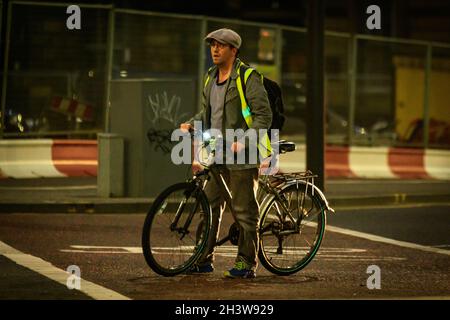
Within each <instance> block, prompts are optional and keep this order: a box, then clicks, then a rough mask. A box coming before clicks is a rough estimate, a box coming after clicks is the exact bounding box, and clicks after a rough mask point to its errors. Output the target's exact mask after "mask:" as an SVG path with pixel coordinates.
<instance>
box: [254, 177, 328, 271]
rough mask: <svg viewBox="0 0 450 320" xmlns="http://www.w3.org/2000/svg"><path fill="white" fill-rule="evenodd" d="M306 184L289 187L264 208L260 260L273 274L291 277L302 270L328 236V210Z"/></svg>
mask: <svg viewBox="0 0 450 320" xmlns="http://www.w3.org/2000/svg"><path fill="white" fill-rule="evenodd" d="M304 186H305V185H304V184H299V185H298V186H297V185H296V184H293V185H290V186H288V187H286V188H285V189H283V190H280V191H279V195H280V199H277V198H276V197H274V198H272V199H271V200H270V201H268V202H267V204H266V206H265V207H264V208H263V209H262V215H261V220H260V250H259V253H258V255H259V259H260V261H261V263H262V265H263V266H264V267H265V268H266V269H267V270H269V271H270V272H272V273H275V274H278V275H290V274H293V273H295V272H298V271H299V270H301V269H303V268H304V267H306V265H308V263H310V262H311V260H312V259H313V258H314V256H315V255H316V253H317V251H318V250H319V247H320V244H321V242H322V239H323V236H324V233H325V224H326V214H325V208H324V207H323V205H322V202H321V201H320V198H319V196H318V194H317V193H316V194H314V195H312V192H311V188H310V187H309V188H308V191H307V192H305V188H304Z"/></svg>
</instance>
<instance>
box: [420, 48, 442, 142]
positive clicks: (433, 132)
mask: <svg viewBox="0 0 450 320" xmlns="http://www.w3.org/2000/svg"><path fill="white" fill-rule="evenodd" d="M430 73H431V74H430V92H429V122H428V128H429V132H428V146H429V147H432V148H450V48H442V47H432V63H431V72H430ZM419 128H420V126H419ZM418 131H419V134H418V136H419V137H420V131H421V130H420V129H419V130H418ZM422 131H423V130H422ZM419 137H418V138H419ZM419 139H420V138H419Z"/></svg>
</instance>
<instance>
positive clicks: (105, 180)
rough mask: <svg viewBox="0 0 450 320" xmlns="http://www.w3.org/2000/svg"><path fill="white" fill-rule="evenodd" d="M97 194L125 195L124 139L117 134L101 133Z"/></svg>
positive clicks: (108, 196) (102, 195) (99, 138)
mask: <svg viewBox="0 0 450 320" xmlns="http://www.w3.org/2000/svg"><path fill="white" fill-rule="evenodd" d="M97 141H98V171H97V194H98V196H100V197H105V198H110V197H122V196H123V195H124V139H123V137H121V136H119V135H117V134H111V133H99V134H98V136H97Z"/></svg>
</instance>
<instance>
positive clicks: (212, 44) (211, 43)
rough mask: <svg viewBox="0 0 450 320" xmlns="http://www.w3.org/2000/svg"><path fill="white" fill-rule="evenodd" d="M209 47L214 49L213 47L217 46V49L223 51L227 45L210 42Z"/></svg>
mask: <svg viewBox="0 0 450 320" xmlns="http://www.w3.org/2000/svg"><path fill="white" fill-rule="evenodd" d="M209 46H210V47H211V48H214V47H215V46H217V47H218V48H219V49H223V48H225V47H227V46H228V45H227V44H224V43H220V42H218V41H211V42H210V43H209Z"/></svg>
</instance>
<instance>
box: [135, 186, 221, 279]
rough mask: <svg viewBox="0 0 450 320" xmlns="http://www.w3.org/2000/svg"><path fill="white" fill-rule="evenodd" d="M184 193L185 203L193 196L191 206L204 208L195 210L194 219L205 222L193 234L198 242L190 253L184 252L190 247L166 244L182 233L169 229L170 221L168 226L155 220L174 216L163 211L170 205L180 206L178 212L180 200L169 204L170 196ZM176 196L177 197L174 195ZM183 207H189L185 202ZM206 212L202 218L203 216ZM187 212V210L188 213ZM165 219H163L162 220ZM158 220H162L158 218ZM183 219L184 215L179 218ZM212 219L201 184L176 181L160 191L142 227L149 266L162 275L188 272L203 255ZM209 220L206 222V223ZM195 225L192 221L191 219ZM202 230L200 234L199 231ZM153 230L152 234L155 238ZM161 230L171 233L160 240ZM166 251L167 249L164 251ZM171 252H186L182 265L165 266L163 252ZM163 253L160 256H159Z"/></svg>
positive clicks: (145, 254)
mask: <svg viewBox="0 0 450 320" xmlns="http://www.w3.org/2000/svg"><path fill="white" fill-rule="evenodd" d="M177 192H181V194H183V195H184V197H185V198H184V199H186V203H188V201H189V200H190V199H191V200H193V201H194V202H193V203H192V204H191V205H190V206H189V207H190V208H192V206H193V207H194V208H200V209H201V211H199V212H197V211H196V212H194V218H195V219H196V220H199V219H200V220H201V222H200V224H201V223H203V225H202V227H201V228H199V227H198V226H197V230H193V231H194V234H195V235H196V240H195V243H194V244H193V248H192V254H191V253H190V251H189V252H187V253H186V252H185V251H186V250H188V249H189V250H190V248H188V246H178V247H176V246H174V247H173V248H172V247H170V246H167V243H168V242H169V240H170V239H169V238H168V237H170V238H176V237H179V236H180V234H178V235H177V234H176V231H174V230H171V229H170V224H168V226H167V227H164V226H163V227H159V226H156V223H155V220H156V218H160V217H162V216H163V215H167V217H165V218H166V220H170V219H169V218H170V217H169V216H170V215H172V213H171V212H170V210H168V211H167V213H166V212H163V211H164V210H165V209H166V208H167V207H176V208H178V209H177V210H176V211H180V212H181V210H180V208H181V203H182V202H181V201H183V200H181V201H180V203H177V201H172V203H169V200H170V199H171V198H170V196H171V195H173V194H175V193H177ZM175 199H177V198H175ZM183 208H186V205H184V206H183ZM181 214H185V212H182V213H181ZM201 214H203V216H202V217H200V215H201ZM187 215H188V212H187ZM161 220H163V219H161ZM158 221H159V220H158ZM180 221H181V218H180ZM211 221H212V215H211V211H210V207H209V203H208V200H207V197H206V195H205V193H204V192H203V190H201V189H200V188H199V187H197V186H196V185H195V183H192V182H182V183H177V184H174V185H172V186H170V187H168V188H167V189H165V190H164V191H163V192H161V194H160V195H159V196H158V197H157V198H156V199H155V201H154V202H153V204H152V206H151V207H150V209H149V211H148V213H147V216H146V218H145V222H144V227H143V230H142V251H143V254H144V257H145V261H146V262H147V264H148V265H149V267H150V268H151V269H152V270H153V271H155V272H156V273H158V274H160V275H163V276H175V275H178V274H180V273H183V272H185V271H186V270H187V269H189V268H190V267H191V266H192V265H193V264H194V263H195V262H196V261H197V259H198V258H199V257H200V255H201V253H202V252H203V250H204V249H205V246H206V242H207V239H208V235H209V232H210V228H211ZM205 222H206V225H204V223H205ZM191 224H192V222H191ZM152 228H153V229H152ZM199 230H200V233H198V232H199ZM152 232H153V233H154V234H153V237H152ZM161 232H168V236H166V235H164V237H163V238H164V239H159V238H160V237H162V236H158V234H159V233H161ZM172 236H173V237H172ZM197 238H200V241H198V240H197ZM161 244H163V245H165V247H161ZM177 249H178V253H176V250H177ZM164 250H165V252H163V251H164ZM171 252H173V254H174V255H175V254H180V255H183V256H184V255H187V256H188V257H187V258H186V261H184V262H182V263H180V264H179V265H164V264H163V263H162V260H164V254H165V255H168V254H170V253H171ZM160 256H161V257H160Z"/></svg>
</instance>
